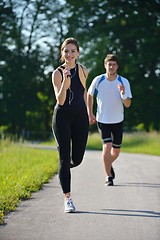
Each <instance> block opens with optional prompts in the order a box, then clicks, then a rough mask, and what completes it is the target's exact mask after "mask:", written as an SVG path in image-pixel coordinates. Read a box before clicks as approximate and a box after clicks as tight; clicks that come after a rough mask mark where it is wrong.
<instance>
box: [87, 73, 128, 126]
mask: <svg viewBox="0 0 160 240" xmlns="http://www.w3.org/2000/svg"><path fill="white" fill-rule="evenodd" d="M102 78H103V80H102ZM120 78H121V81H122V83H123V85H124V87H125V95H126V96H127V97H128V98H132V93H131V90H130V84H129V82H128V80H127V79H126V78H124V77H120ZM118 79H119V75H117V78H116V79H115V80H113V81H109V80H108V79H107V77H106V74H101V75H99V76H97V77H95V78H94V79H93V81H92V83H91V85H90V87H89V89H88V93H89V94H90V95H92V96H93V95H94V94H95V91H96V89H97V90H98V93H97V112H96V120H97V122H100V123H119V122H122V121H123V120H124V106H123V100H122V98H121V95H120V91H119V89H118V84H122V83H121V82H120V81H119V80H118ZM100 80H101V81H100Z"/></svg>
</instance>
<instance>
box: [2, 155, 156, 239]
mask: <svg viewBox="0 0 160 240" xmlns="http://www.w3.org/2000/svg"><path fill="white" fill-rule="evenodd" d="M113 166H114V169H115V172H116V178H115V181H114V183H115V185H114V186H110V187H106V186H105V185H104V180H105V173H104V169H103V164H102V160H101V152H99V151H86V154H85V158H84V161H83V163H82V164H81V165H80V166H79V167H77V168H75V169H72V198H73V201H74V203H75V205H76V209H77V212H76V213H72V214H66V213H64V212H63V195H62V191H61V188H60V186H59V182H58V178H57V176H55V177H54V178H53V179H51V181H50V183H48V184H45V185H44V187H43V189H42V190H40V191H39V192H37V193H34V194H33V195H32V198H31V199H29V200H27V201H24V202H22V203H21V204H20V206H19V207H18V208H17V209H16V211H14V212H12V213H10V214H9V215H8V216H6V218H5V223H6V224H5V225H3V226H0V240H63V239H64V240H84V239H87V240H106V239H109V240H117V239H120V240H160V157H156V156H149V155H140V154H125V153H121V154H120V156H119V158H118V159H117V160H116V162H115V163H114V165H113Z"/></svg>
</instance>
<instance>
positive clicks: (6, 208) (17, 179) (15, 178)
mask: <svg viewBox="0 0 160 240" xmlns="http://www.w3.org/2000/svg"><path fill="white" fill-rule="evenodd" d="M57 161H58V159H57V152H56V151H48V150H44V149H43V150H41V149H32V148H26V147H23V146H17V145H15V144H11V143H10V142H7V141H5V142H4V141H3V142H2V141H1V142H0V223H3V218H4V215H5V214H7V213H8V212H10V211H13V210H14V209H15V208H16V206H17V204H18V202H19V201H20V200H24V199H27V198H29V197H30V196H31V193H32V192H35V191H37V190H39V189H40V188H41V187H42V185H43V184H44V183H46V182H48V181H49V179H50V178H51V177H52V176H53V175H54V173H56V172H57V168H58V167H57V166H58V163H57Z"/></svg>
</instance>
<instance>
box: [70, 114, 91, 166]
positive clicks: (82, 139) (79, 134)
mask: <svg viewBox="0 0 160 240" xmlns="http://www.w3.org/2000/svg"><path fill="white" fill-rule="evenodd" d="M79 112H80V114H79V116H77V117H76V121H75V122H74V123H73V124H72V127H71V139H72V140H71V141H72V155H71V165H70V167H71V168H72V167H76V166H78V165H79V164H80V163H81V162H82V160H83V156H84V153H85V149H86V144H87V138H88V129H89V121H88V114H87V112H86V111H84V112H81V111H79Z"/></svg>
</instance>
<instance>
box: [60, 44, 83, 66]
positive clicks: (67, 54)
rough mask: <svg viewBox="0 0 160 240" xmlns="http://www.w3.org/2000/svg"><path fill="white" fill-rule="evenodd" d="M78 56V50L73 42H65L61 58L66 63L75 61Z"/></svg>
mask: <svg viewBox="0 0 160 240" xmlns="http://www.w3.org/2000/svg"><path fill="white" fill-rule="evenodd" d="M78 56H79V51H78V50H77V47H76V46H75V45H74V44H71V43H69V44H67V45H66V46H65V47H64V49H63V50H62V58H63V59H64V61H65V62H66V63H75V62H76V59H77V58H78Z"/></svg>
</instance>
